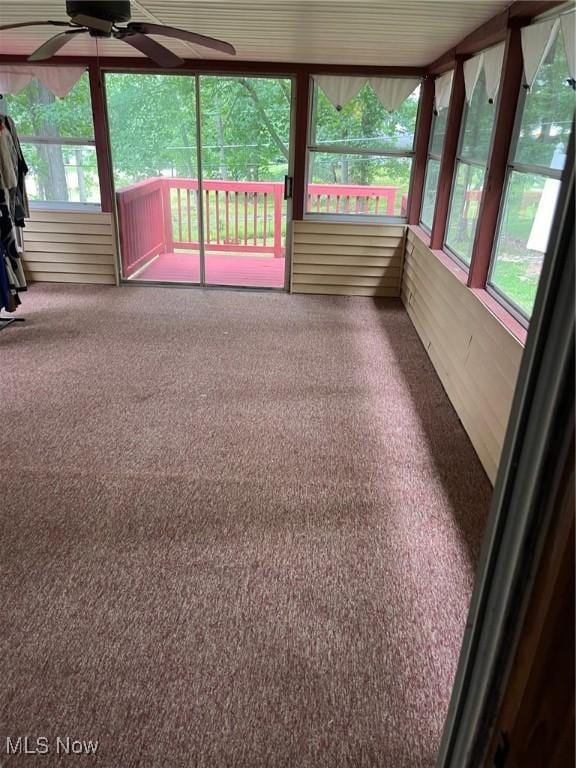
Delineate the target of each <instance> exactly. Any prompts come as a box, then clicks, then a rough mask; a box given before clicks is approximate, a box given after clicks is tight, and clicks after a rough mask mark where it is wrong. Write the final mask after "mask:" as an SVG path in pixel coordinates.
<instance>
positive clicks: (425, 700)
mask: <svg viewBox="0 0 576 768" xmlns="http://www.w3.org/2000/svg"><path fill="white" fill-rule="evenodd" d="M22 314H23V315H25V316H26V318H27V320H26V323H22V324H15V325H13V326H12V327H10V328H8V329H6V330H4V331H2V332H1V333H0V376H1V389H0V396H1V411H0V413H1V419H0V430H1V431H0V434H1V438H0V439H1V442H2V459H1V471H0V516H1V521H2V536H1V538H0V569H1V574H2V575H1V581H0V605H2V631H1V633H0V680H1V681H2V693H1V700H0V764H2V766H5V767H6V768H9V767H10V766H24V767H25V766H34V765H41V766H52V765H54V766H60V765H68V764H70V765H76V764H82V765H89V764H90V765H92V764H95V765H98V766H101V767H102V766H105V767H106V768H136V766H138V767H142V768H150V767H153V768H156V767H158V768H180V767H181V768H196V767H198V768H228V767H230V768H232V767H234V768H344V767H345V766H346V767H347V768H357V767H358V768H364V767H366V768H368V767H371V768H372V767H375V766H379V767H380V766H382V767H383V768H432V766H433V765H434V761H435V755H436V752H437V749H438V744H439V740H440V735H441V730H442V725H443V720H444V717H445V714H446V710H447V706H448V700H449V695H450V689H451V685H452V681H453V677H454V673H455V667H456V662H457V656H458V652H459V647H460V643H461V639H462V635H463V631H464V624H465V619H466V612H467V606H468V601H469V598H470V593H471V587H472V581H473V574H474V570H475V566H476V563H477V558H478V553H479V544H480V539H481V535H482V530H483V526H484V523H485V519H486V514H487V509H488V505H489V497H490V492H491V489H490V485H489V483H488V480H487V478H486V476H485V474H484V472H483V470H482V468H481V466H480V464H479V462H478V460H477V458H476V456H475V453H474V451H473V449H472V446H471V444H470V442H469V440H468V438H467V436H466V434H465V432H464V430H463V428H462V426H461V424H460V422H459V420H458V418H457V416H456V414H455V412H454V411H453V409H452V407H451V405H450V403H449V401H448V399H447V397H446V395H445V393H444V391H443V389H442V386H441V384H440V382H439V380H438V378H437V377H436V374H435V372H434V370H433V368H432V366H431V363H430V361H429V359H428V357H427V355H426V353H425V351H424V349H423V347H422V345H421V343H420V341H419V339H418V337H417V335H416V333H415V331H414V329H413V327H412V325H411V323H410V320H409V318H408V316H407V315H406V313H405V311H404V309H403V307H402V306H401V304H400V302H399V301H396V300H378V301H375V300H371V299H364V298H346V297H328V296H326V297H314V296H296V295H294V296H290V295H287V294H264V293H242V292H233V291H202V290H194V289H179V288H160V287H150V288H147V287H135V286H127V287H123V288H120V289H117V288H110V287H105V286H102V287H99V286H66V285H49V284H36V285H33V286H32V287H31V290H30V291H29V293H28V294H26V295H25V296H24V305H23V307H22ZM18 736H22V737H24V736H28V737H29V740H28V742H27V746H28V748H29V749H33V748H35V747H38V745H39V747H40V750H41V751H42V750H43V749H44V745H46V747H47V749H48V750H49V753H48V754H47V755H42V756H38V757H34V756H33V755H26V756H25V755H24V754H20V755H7V754H6V752H7V750H8V749H10V748H11V747H14V748H16V747H17V742H16V739H17V737H18ZM7 737H10V739H11V741H10V742H9V743H7V742H6V738H7ZM67 737H70V738H71V739H75V740H77V741H76V742H74V743H72V742H66V738H67ZM42 738H45V739H46V740H47V741H46V742H43V741H37V739H42ZM58 739H60V741H58ZM83 740H86V741H88V740H92V741H94V742H95V741H97V742H98V748H97V752H96V755H95V756H92V757H87V756H86V757H84V758H82V760H80V759H79V758H76V759H73V758H71V756H70V755H68V756H66V755H64V754H63V750H64V751H65V748H66V745H68V748H70V749H71V748H72V747H74V746H75V748H76V750H79V749H80V750H83V749H84V747H83V745H82V741H83ZM23 745H24V742H23V741H22V742H21V743H20V748H21V750H23ZM78 745H79V746H78ZM89 749H90V748H89V747H88V750H89ZM59 753H60V754H59Z"/></svg>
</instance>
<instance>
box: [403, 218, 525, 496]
mask: <svg viewBox="0 0 576 768" xmlns="http://www.w3.org/2000/svg"><path fill="white" fill-rule="evenodd" d="M402 301H403V303H404V306H405V307H406V310H407V311H408V314H409V316H410V318H411V320H412V322H413V324H414V327H415V328H416V331H417V332H418V335H419V336H420V338H421V340H422V343H423V344H424V346H425V347H426V351H427V352H428V355H429V357H430V359H431V361H432V363H433V365H434V367H435V369H436V372H437V373H438V376H439V377H440V380H441V381H442V384H443V385H444V389H445V390H446V393H447V395H448V397H449V398H450V400H451V402H452V405H453V406H454V408H455V409H456V412H457V413H458V416H459V417H460V420H461V421H462V424H463V426H464V428H465V430H466V432H467V433H468V436H469V437H470V440H471V441H472V444H473V446H474V448H475V450H476V453H477V454H478V456H479V458H480V461H481V462H482V465H483V466H484V469H485V470H486V473H487V475H488V477H489V478H490V480H491V481H492V483H494V481H495V478H496V472H497V469H498V463H499V461H500V453H501V451H502V445H503V443H504V435H505V432H506V427H507V424H508V417H509V415H510V408H511V405H512V397H513V394H514V389H515V386H516V379H517V376H518V370H519V367H520V361H521V359H522V354H523V351H524V347H523V345H522V343H521V342H520V341H519V340H518V339H517V338H516V337H515V336H513V334H512V333H511V332H510V331H509V330H508V329H507V328H506V327H505V326H504V325H503V324H502V322H501V321H500V320H499V319H498V318H497V317H495V316H494V315H493V314H492V312H490V310H489V309H488V308H487V307H486V306H485V304H484V303H483V302H482V301H480V299H479V298H478V296H477V295H475V294H474V292H473V291H471V290H470V289H469V288H468V287H467V286H466V285H465V284H464V283H463V282H462V281H461V280H459V279H458V277H457V276H456V275H455V274H454V272H452V271H451V270H450V269H448V268H447V267H446V266H445V265H444V264H443V263H442V262H441V261H440V259H439V258H438V257H437V256H436V254H435V253H434V252H433V251H431V250H430V248H428V246H427V245H426V244H425V243H424V242H423V241H422V240H421V239H420V238H419V237H418V235H417V234H415V233H414V232H413V231H412V230H411V229H409V230H408V233H407V238H406V254H405V260H404V273H403V279H402Z"/></svg>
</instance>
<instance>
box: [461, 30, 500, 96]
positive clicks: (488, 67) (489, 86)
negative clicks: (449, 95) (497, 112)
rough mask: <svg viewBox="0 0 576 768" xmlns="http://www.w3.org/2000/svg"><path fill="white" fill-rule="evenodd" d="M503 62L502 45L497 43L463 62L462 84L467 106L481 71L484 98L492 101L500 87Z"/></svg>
mask: <svg viewBox="0 0 576 768" xmlns="http://www.w3.org/2000/svg"><path fill="white" fill-rule="evenodd" d="M503 61H504V43H499V44H498V45H495V46H493V47H492V48H487V49H486V50H485V51H482V52H481V53H478V54H476V56H473V57H472V58H471V59H468V60H467V61H465V62H464V84H465V86H466V101H467V102H468V104H470V102H471V101H472V97H473V96H474V91H475V89H476V84H477V82H478V78H479V77H480V73H481V72H482V70H484V79H485V82H486V98H487V99H488V100H489V101H494V99H495V98H496V94H497V93H498V88H499V87H500V77H501V76H502V62H503Z"/></svg>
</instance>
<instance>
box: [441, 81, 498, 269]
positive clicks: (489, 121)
mask: <svg viewBox="0 0 576 768" xmlns="http://www.w3.org/2000/svg"><path fill="white" fill-rule="evenodd" d="M467 90H468V89H467ZM487 90H488V89H487V84H486V76H485V73H484V70H483V69H482V67H480V72H479V74H478V78H477V81H476V85H475V87H474V90H473V94H472V96H471V98H470V96H469V94H468V93H467V98H468V99H469V101H468V103H467V105H466V106H465V108H464V115H463V117H462V128H461V132H460V142H459V147H458V153H457V156H456V168H455V173H454V183H453V188H452V200H451V202H450V211H449V215H448V225H447V230H446V243H445V244H446V248H447V250H448V251H450V252H451V253H452V254H453V255H455V256H456V257H457V258H458V259H459V260H460V261H462V262H464V264H466V265H470V260H471V257H472V247H473V245H474V237H475V235H476V224H477V221H478V213H479V210H480V201H481V199H482V191H483V189H484V176H485V174H486V166H487V163H488V155H489V152H490V144H491V140H492V128H493V126H494V115H495V106H494V104H493V103H492V102H493V100H492V99H489V98H488V96H487Z"/></svg>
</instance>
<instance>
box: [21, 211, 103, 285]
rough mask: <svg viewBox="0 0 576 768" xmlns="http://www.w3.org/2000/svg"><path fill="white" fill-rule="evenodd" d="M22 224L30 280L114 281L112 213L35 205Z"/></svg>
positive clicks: (25, 264)
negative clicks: (55, 209) (49, 208)
mask: <svg viewBox="0 0 576 768" xmlns="http://www.w3.org/2000/svg"><path fill="white" fill-rule="evenodd" d="M31 214H32V216H31V218H30V219H29V220H27V221H26V227H25V228H24V233H23V239H24V255H23V262H24V269H25V272H26V275H27V277H28V278H29V279H30V281H49V282H56V283H104V284H108V285H115V284H116V266H115V265H116V246H115V237H114V227H113V222H112V215H111V214H110V213H100V212H95V213H84V212H80V211H62V210H60V211H51V210H48V209H43V210H42V209H38V208H34V209H32V211H31Z"/></svg>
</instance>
